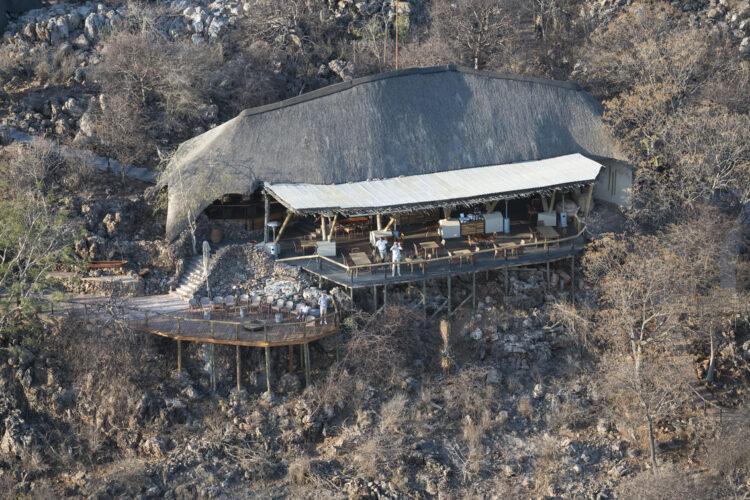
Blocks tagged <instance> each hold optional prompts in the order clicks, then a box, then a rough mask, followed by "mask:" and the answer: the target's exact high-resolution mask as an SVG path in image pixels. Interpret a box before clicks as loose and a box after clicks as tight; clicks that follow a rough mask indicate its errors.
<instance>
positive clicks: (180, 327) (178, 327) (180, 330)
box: [177, 318, 182, 335]
mask: <svg viewBox="0 0 750 500" xmlns="http://www.w3.org/2000/svg"><path fill="white" fill-rule="evenodd" d="M177 335H182V326H180V318H177Z"/></svg>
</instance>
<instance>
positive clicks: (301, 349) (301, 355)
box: [299, 344, 305, 370]
mask: <svg viewBox="0 0 750 500" xmlns="http://www.w3.org/2000/svg"><path fill="white" fill-rule="evenodd" d="M299 362H300V367H301V368H302V369H303V370H304V369H305V346H304V345H303V344H300V345H299Z"/></svg>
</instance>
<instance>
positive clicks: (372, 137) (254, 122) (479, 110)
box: [164, 66, 624, 239]
mask: <svg viewBox="0 0 750 500" xmlns="http://www.w3.org/2000/svg"><path fill="white" fill-rule="evenodd" d="M572 153H581V154H583V155H585V156H588V157H591V158H616V159H624V158H623V157H622V154H621V153H620V152H619V151H618V150H617V148H616V146H615V144H614V142H613V141H612V140H611V138H610V137H609V136H607V135H606V134H605V132H604V130H603V128H602V120H601V106H600V105H599V104H598V103H597V102H596V101H595V100H594V99H593V98H592V97H591V96H589V95H588V94H587V93H586V92H584V91H583V90H581V89H580V87H578V85H576V84H574V83H568V82H557V81H551V80H542V79H538V78H529V77H520V76H514V75H504V74H498V73H490V72H485V71H474V70H470V69H467V68H461V67H455V66H441V67H434V68H414V69H407V70H401V71H395V72H391V73H385V74H381V75H375V76H370V77H365V78H360V79H356V80H352V81H349V82H343V83H339V84H335V85H331V86H328V87H325V88H322V89H319V90H316V91H313V92H310V93H308V94H304V95H301V96H298V97H295V98H292V99H288V100H286V101H282V102H279V103H276V104H271V105H268V106H262V107H259V108H254V109H250V110H246V111H243V112H242V113H241V114H240V115H239V116H237V117H236V118H234V119H232V120H230V121H228V122H226V123H224V124H222V125H220V126H218V127H216V128H214V129H212V130H210V131H208V132H206V133H204V134H202V135H199V136H197V137H195V138H193V139H190V140H189V141H186V142H185V143H183V144H182V145H181V146H180V147H179V149H178V150H177V152H176V154H175V156H174V158H173V160H172V161H171V162H170V164H169V165H168V167H167V171H166V175H165V178H164V179H165V181H166V182H167V183H168V184H169V185H170V190H169V214H168V219H167V236H168V238H170V239H172V238H174V237H176V236H177V234H178V233H179V231H180V230H181V229H182V228H183V227H185V225H186V221H185V218H186V217H190V216H191V215H190V214H192V217H195V215H196V214H197V213H199V212H200V211H201V210H203V209H204V208H205V207H206V206H207V205H209V204H210V203H211V202H213V200H215V199H217V198H218V197H219V196H220V195H222V194H225V193H243V194H244V193H250V192H252V191H254V190H255V189H256V188H257V187H258V186H259V185H260V183H262V182H267V183H307V184H331V183H335V184H341V183H346V182H359V181H364V180H368V179H382V178H389V177H398V176H400V175H415V174H425V173H432V172H442V171H446V170H456V169H463V168H472V167H478V166H485V165H499V164H507V163H513V162H519V161H527V160H537V159H543V158H552V157H556V156H562V155H567V154H572Z"/></svg>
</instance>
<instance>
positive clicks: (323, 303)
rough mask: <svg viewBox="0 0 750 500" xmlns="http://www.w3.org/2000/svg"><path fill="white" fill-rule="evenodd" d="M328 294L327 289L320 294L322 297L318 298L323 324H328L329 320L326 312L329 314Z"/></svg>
mask: <svg viewBox="0 0 750 500" xmlns="http://www.w3.org/2000/svg"><path fill="white" fill-rule="evenodd" d="M328 300H329V299H328V295H326V292H325V290H324V291H323V292H322V293H321V294H320V297H319V298H318V306H320V324H321V325H327V324H328V320H327V319H326V314H328Z"/></svg>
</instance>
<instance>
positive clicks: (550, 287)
mask: <svg viewBox="0 0 750 500" xmlns="http://www.w3.org/2000/svg"><path fill="white" fill-rule="evenodd" d="M551 291H552V283H551V282H550V280H549V261H547V293H550V292H551Z"/></svg>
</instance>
